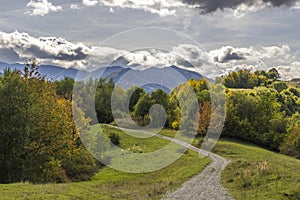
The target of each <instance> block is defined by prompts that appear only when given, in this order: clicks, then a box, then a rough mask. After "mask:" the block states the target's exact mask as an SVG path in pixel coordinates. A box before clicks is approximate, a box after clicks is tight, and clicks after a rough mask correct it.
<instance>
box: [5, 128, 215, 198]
mask: <svg viewBox="0 0 300 200" xmlns="http://www.w3.org/2000/svg"><path fill="white" fill-rule="evenodd" d="M106 129H107V131H114V132H117V133H118V134H119V135H120V142H121V145H120V147H121V148H124V149H127V148H130V147H132V146H133V145H138V146H140V147H141V148H142V149H143V151H144V152H152V151H155V150H157V149H159V148H161V147H163V146H165V145H167V144H169V141H166V140H163V139H160V138H157V137H150V138H145V139H142V138H134V137H132V136H129V135H127V134H125V133H124V132H122V131H120V130H117V129H114V128H110V127H106ZM209 163H210V160H209V159H208V158H199V155H198V153H195V152H192V151H187V152H186V153H184V154H183V155H182V156H181V157H180V159H178V160H177V161H175V162H174V163H172V164H171V165H169V166H168V167H165V168H163V169H161V170H158V171H154V172H150V173H140V174H132V173H125V172H121V171H117V170H114V169H112V168H109V167H104V168H101V170H100V171H99V172H98V173H97V174H96V175H95V176H94V177H93V179H92V180H91V181H86V182H78V183H66V184H43V185H42V184H39V185H33V184H30V183H16V184H9V185H0V199H1V200H2V199H3V200H6V199H9V200H12V199H13V200H14V199H30V200H31V199H43V200H44V199H46V200H47V199H101V200H102V199H104V200H105V199H159V198H161V197H162V196H163V195H164V194H165V193H166V192H167V191H172V190H175V189H176V188H178V187H180V186H181V185H182V184H183V183H184V182H185V181H187V180H188V179H190V178H191V177H193V176H194V175H196V174H198V173H200V172H201V171H202V170H203V169H204V168H205V166H206V165H207V164H209Z"/></svg>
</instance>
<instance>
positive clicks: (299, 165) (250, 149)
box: [214, 140, 300, 199]
mask: <svg viewBox="0 0 300 200" xmlns="http://www.w3.org/2000/svg"><path fill="white" fill-rule="evenodd" d="M214 152H215V153H217V154H218V155H221V156H223V157H225V158H227V159H229V160H231V161H232V162H231V163H229V165H228V166H227V167H226V169H225V170H224V171H223V173H222V183H223V185H224V187H226V188H227V189H228V190H229V191H230V193H231V195H232V196H233V197H234V198H235V199H300V160H297V159H295V158H292V157H288V156H285V155H282V154H278V153H275V152H271V151H268V150H265V149H262V148H260V147H257V146H253V145H250V144H246V143H242V142H240V141H235V140H221V141H219V142H218V144H217V146H216V147H215V149H214Z"/></svg>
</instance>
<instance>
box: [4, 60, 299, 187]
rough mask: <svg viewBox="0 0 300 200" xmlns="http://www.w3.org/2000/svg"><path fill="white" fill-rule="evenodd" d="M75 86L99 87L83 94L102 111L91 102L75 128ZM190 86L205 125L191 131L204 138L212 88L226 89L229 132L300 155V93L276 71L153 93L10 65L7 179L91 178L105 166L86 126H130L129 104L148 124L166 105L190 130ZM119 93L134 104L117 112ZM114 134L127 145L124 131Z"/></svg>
mask: <svg viewBox="0 0 300 200" xmlns="http://www.w3.org/2000/svg"><path fill="white" fill-rule="evenodd" d="M222 83H223V85H225V86H223V85H222ZM74 84H78V85H82V86H83V85H85V84H90V85H96V94H95V95H94V96H93V95H91V93H90V91H85V90H82V91H81V92H83V93H84V95H83V96H85V97H86V98H95V105H94V106H95V110H96V114H97V120H96V121H91V120H90V116H89V113H90V111H89V109H91V108H90V107H84V108H83V110H80V109H79V110H77V111H76V113H79V114H80V119H81V121H82V123H81V126H82V127H75V124H74V121H73V112H72V89H73V85H74ZM186 84H188V85H190V86H191V87H192V88H193V89H194V91H195V94H196V97H197V100H198V103H199V111H198V112H199V115H198V116H199V119H198V120H199V122H200V125H199V127H197V131H196V133H194V132H193V133H190V134H196V137H200V138H203V137H204V136H205V135H206V133H207V130H208V127H209V124H210V120H211V118H212V116H211V115H212V111H211V110H212V102H211V94H210V92H211V89H212V88H214V89H217V90H224V91H225V92H226V99H227V101H226V119H225V125H224V128H223V132H222V135H221V136H222V137H232V138H237V139H242V140H246V141H249V142H252V143H255V144H258V145H261V146H264V147H266V148H269V149H272V150H275V151H278V152H281V153H284V154H288V155H292V156H294V157H296V158H300V114H299V111H300V91H299V89H298V88H297V87H294V86H289V85H288V84H286V83H285V82H283V81H280V76H279V74H278V72H277V71H276V69H271V70H269V71H268V72H265V71H257V72H254V73H252V72H250V71H248V70H240V71H238V72H232V73H231V74H229V75H228V76H225V77H221V78H218V79H217V81H216V83H215V84H213V85H211V84H209V83H208V82H207V81H206V80H205V79H199V80H193V79H191V80H189V81H188V82H187V83H183V84H182V85H179V86H177V87H176V88H173V89H172V91H171V92H170V94H168V93H166V92H164V91H163V90H157V91H153V92H151V93H147V92H146V91H144V89H142V88H139V87H132V88H130V89H129V90H124V89H123V88H122V87H120V86H118V85H115V83H114V82H113V81H112V80H111V79H110V80H105V79H100V80H92V79H91V80H89V81H87V82H83V81H81V82H76V83H75V81H74V80H73V79H71V78H65V79H63V80H61V81H56V82H50V81H47V80H45V79H44V78H43V76H42V75H40V74H39V72H38V67H37V66H36V64H35V63H31V64H28V65H27V66H26V67H25V68H24V70H23V71H16V70H14V71H11V70H9V69H7V70H6V71H5V73H4V75H3V76H2V77H0V96H1V98H0V101H1V103H0V115H1V117H0V126H1V127H0V136H1V138H2V139H1V141H0V143H1V144H0V147H1V151H0V154H1V156H0V159H1V160H0V164H1V172H0V180H1V182H2V183H10V182H20V181H30V182H68V181H77V180H87V179H89V178H90V177H91V176H92V175H93V174H94V173H95V172H96V171H97V170H98V169H99V167H100V165H101V164H100V163H99V162H97V161H96V160H95V159H94V158H93V157H92V156H91V155H90V154H89V153H88V151H87V150H86V149H85V148H84V147H83V145H82V144H81V141H80V138H79V131H80V130H81V128H87V127H88V126H90V125H92V124H97V123H106V124H109V123H112V124H113V123H115V122H114V117H117V118H118V119H121V120H123V121H124V123H123V125H124V126H126V122H127V120H128V116H126V115H125V111H126V108H127V107H126V106H129V111H130V116H131V118H132V119H133V120H134V121H135V122H136V123H137V124H139V125H141V126H145V125H147V124H149V123H150V121H151V120H155V119H151V117H150V116H149V109H150V108H151V106H152V105H155V104H160V105H162V106H163V107H164V108H165V109H166V114H167V119H166V122H165V123H164V125H163V126H164V127H165V128H167V129H175V130H177V129H179V128H182V127H181V126H182V123H181V122H182V121H184V119H183V118H182V116H183V117H187V116H186V115H181V114H182V113H181V109H180V106H179V101H178V99H179V98H180V97H181V96H182V95H185V92H186ZM83 88H84V87H83ZM113 91H117V94H118V95H117V96H116V99H115V100H117V101H118V100H119V101H120V102H129V105H126V104H122V103H121V104H120V107H119V109H118V110H117V112H116V113H114V114H115V115H114V116H113V114H112V110H111V95H112V93H113ZM124 99H125V100H126V101H124ZM190 110H193V108H190ZM187 113H188V112H187ZM188 123H189V122H188ZM191 123H192V122H191ZM154 124H155V123H154ZM185 126H186V127H188V126H193V124H190V125H189V124H185ZM110 139H111V141H112V142H114V143H115V144H118V143H119V141H118V135H112V136H111V138H110ZM200 141H201V140H200ZM96 142H97V141H96Z"/></svg>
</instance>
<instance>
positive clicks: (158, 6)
mask: <svg viewBox="0 0 300 200" xmlns="http://www.w3.org/2000/svg"><path fill="white" fill-rule="evenodd" d="M82 4H83V5H85V6H95V5H104V6H109V7H120V8H131V9H140V10H144V11H148V12H151V13H153V14H158V15H160V16H163V17H164V16H169V15H175V14H176V11H177V9H178V8H197V9H198V10H200V12H201V13H202V14H208V13H213V12H216V11H219V10H221V11H223V10H232V11H233V14H234V16H236V17H242V16H244V15H245V14H247V13H251V12H256V11H258V10H261V9H264V8H266V7H268V8H274V7H281V6H287V7H291V8H293V9H298V8H299V3H298V2H297V0H82Z"/></svg>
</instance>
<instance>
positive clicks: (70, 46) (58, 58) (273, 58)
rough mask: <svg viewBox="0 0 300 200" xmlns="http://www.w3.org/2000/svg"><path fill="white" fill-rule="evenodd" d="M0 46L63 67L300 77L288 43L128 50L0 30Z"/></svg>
mask: <svg viewBox="0 0 300 200" xmlns="http://www.w3.org/2000/svg"><path fill="white" fill-rule="evenodd" d="M1 49H4V50H8V51H10V52H12V53H13V54H14V55H18V57H19V60H16V62H18V61H24V60H26V59H28V58H36V59H38V60H39V61H40V62H41V63H44V64H56V65H60V66H62V67H66V68H69V67H74V68H81V69H86V68H87V67H90V69H92V68H93V69H95V68H98V67H105V66H109V65H110V64H114V65H122V64H124V65H127V66H130V67H133V68H136V69H139V70H144V69H147V68H150V67H159V68H162V67H168V66H172V65H176V66H178V67H181V68H185V69H189V70H193V71H197V72H199V73H201V74H202V75H205V76H207V77H209V78H214V77H216V76H219V75H222V74H226V73H228V72H231V71H235V70H239V69H251V70H253V71H254V70H258V69H259V70H268V69H269V68H271V67H276V68H278V70H279V72H280V73H281V74H282V77H283V79H291V78H297V77H300V70H299V68H300V62H299V61H297V59H296V56H295V55H293V53H292V52H291V49H290V47H289V46H287V45H282V46H269V47H260V48H254V47H248V48H236V47H232V46H224V47H221V48H219V49H214V50H211V51H205V50H203V49H202V48H200V47H198V46H195V45H192V44H180V45H177V46H174V47H173V48H172V50H171V51H163V50H154V49H151V50H149V49H145V50H138V51H134V52H129V51H127V50H122V49H115V48H112V47H103V46H91V47H88V46H86V45H84V44H82V43H72V42H69V41H67V40H65V39H63V38H56V37H40V38H35V37H32V36H30V35H29V34H27V33H19V32H13V33H5V32H1V31H0V50H1ZM121 58H122V59H121ZM298 71H299V72H298Z"/></svg>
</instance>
